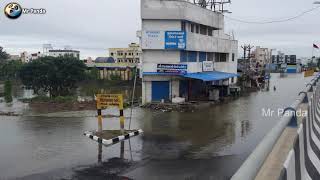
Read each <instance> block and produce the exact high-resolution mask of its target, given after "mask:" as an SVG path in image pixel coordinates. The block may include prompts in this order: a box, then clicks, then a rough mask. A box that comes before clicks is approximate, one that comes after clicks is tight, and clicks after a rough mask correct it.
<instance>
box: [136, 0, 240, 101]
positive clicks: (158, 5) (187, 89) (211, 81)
mask: <svg viewBox="0 0 320 180" xmlns="http://www.w3.org/2000/svg"><path fill="white" fill-rule="evenodd" d="M141 17H142V29H141V31H140V32H139V33H138V35H139V36H140V41H141V42H140V44H141V48H142V55H141V61H142V64H141V65H142V73H141V76H142V79H143V80H142V101H143V103H148V102H153V101H171V100H172V99H173V98H174V97H182V98H185V99H186V100H209V99H211V98H210V96H211V95H212V94H217V91H218V94H219V95H220V96H223V95H226V94H228V93H229V86H230V85H233V84H235V83H236V77H237V74H236V73H237V55H238V54H237V53H238V42H237V41H236V40H234V39H233V38H232V37H231V36H229V35H226V34H225V33H224V15H223V14H222V13H219V12H213V11H211V10H209V9H206V8H202V7H200V6H197V5H195V4H193V3H190V2H187V1H183V0H141ZM212 92H214V93H212Z"/></svg>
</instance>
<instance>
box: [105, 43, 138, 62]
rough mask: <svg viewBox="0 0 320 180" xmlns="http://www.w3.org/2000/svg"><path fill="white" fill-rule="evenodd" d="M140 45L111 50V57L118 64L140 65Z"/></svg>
mask: <svg viewBox="0 0 320 180" xmlns="http://www.w3.org/2000/svg"><path fill="white" fill-rule="evenodd" d="M140 55H141V50H140V45H139V44H136V43H131V44H129V47H128V48H109V56H110V57H112V58H114V59H115V61H116V63H133V64H139V63H140Z"/></svg>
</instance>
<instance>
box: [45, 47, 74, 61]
mask: <svg viewBox="0 0 320 180" xmlns="http://www.w3.org/2000/svg"><path fill="white" fill-rule="evenodd" d="M48 56H52V57H59V56H73V57H75V58H77V59H80V51H76V50H70V49H57V50H54V49H51V50H49V53H48Z"/></svg>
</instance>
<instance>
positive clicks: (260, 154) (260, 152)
mask: <svg viewBox="0 0 320 180" xmlns="http://www.w3.org/2000/svg"><path fill="white" fill-rule="evenodd" d="M319 77H320V76H319V74H317V75H316V77H315V78H314V79H313V80H312V81H311V82H310V83H309V84H307V86H306V88H305V89H304V91H303V92H301V93H299V96H298V97H297V99H296V100H295V101H294V103H293V104H292V105H291V106H289V107H288V108H286V109H287V110H291V111H295V110H297V108H298V106H299V105H300V104H301V103H302V102H306V101H307V98H308V95H307V92H313V89H314V88H315V87H314V86H316V84H317V82H318V80H319ZM318 89H320V88H318ZM289 114H290V116H283V117H282V118H281V120H280V121H279V122H278V124H277V125H275V127H273V128H272V129H271V131H270V132H269V133H268V134H267V135H266V136H265V137H264V138H263V140H262V141H261V142H260V143H259V144H258V146H257V147H256V148H255V150H254V151H253V152H252V153H251V154H250V155H249V157H248V158H247V159H246V161H245V162H244V163H243V164H242V166H241V167H240V168H239V169H238V171H237V172H236V173H235V174H234V175H233V176H232V178H231V180H253V179H255V177H256V176H257V174H258V172H259V170H260V168H261V167H262V165H263V163H264V161H265V160H266V158H267V157H268V155H269V153H270V152H271V151H272V149H273V147H274V145H275V144H276V142H277V140H278V138H279V137H280V136H281V134H282V132H283V131H284V129H285V128H286V127H287V126H288V124H289V123H291V121H292V120H294V119H295V117H294V116H293V114H294V113H289ZM319 168H320V166H319ZM319 172H320V171H319Z"/></svg>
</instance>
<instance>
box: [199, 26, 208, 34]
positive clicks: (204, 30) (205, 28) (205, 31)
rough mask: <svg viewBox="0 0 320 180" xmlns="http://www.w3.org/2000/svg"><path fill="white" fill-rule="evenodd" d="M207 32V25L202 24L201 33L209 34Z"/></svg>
mask: <svg viewBox="0 0 320 180" xmlns="http://www.w3.org/2000/svg"><path fill="white" fill-rule="evenodd" d="M207 32H208V30H207V26H205V25H201V24H200V34H202V35H207Z"/></svg>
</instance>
